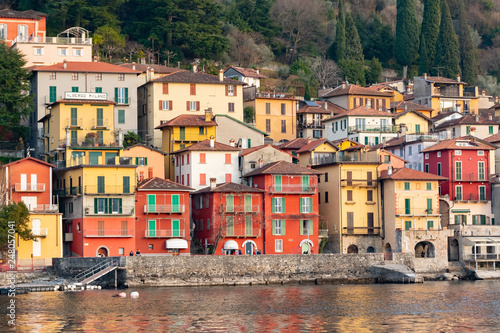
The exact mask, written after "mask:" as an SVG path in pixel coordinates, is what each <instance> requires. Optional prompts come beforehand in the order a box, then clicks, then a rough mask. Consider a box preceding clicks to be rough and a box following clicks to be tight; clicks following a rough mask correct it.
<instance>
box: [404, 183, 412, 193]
mask: <svg viewBox="0 0 500 333" xmlns="http://www.w3.org/2000/svg"><path fill="white" fill-rule="evenodd" d="M410 189H411V187H410V182H405V191H410Z"/></svg>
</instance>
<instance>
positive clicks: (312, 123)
mask: <svg viewBox="0 0 500 333" xmlns="http://www.w3.org/2000/svg"><path fill="white" fill-rule="evenodd" d="M297 126H298V127H302V128H320V129H323V128H325V126H324V125H323V124H322V122H321V121H298V122H297Z"/></svg>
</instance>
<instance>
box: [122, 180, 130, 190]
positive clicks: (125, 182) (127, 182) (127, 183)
mask: <svg viewBox="0 0 500 333" xmlns="http://www.w3.org/2000/svg"><path fill="white" fill-rule="evenodd" d="M123 193H130V176H123Z"/></svg>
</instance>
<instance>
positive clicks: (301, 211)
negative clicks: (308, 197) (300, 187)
mask: <svg viewBox="0 0 500 333" xmlns="http://www.w3.org/2000/svg"><path fill="white" fill-rule="evenodd" d="M304 199H305V198H300V201H299V213H303V212H304V210H303V209H302V207H303V206H304Z"/></svg>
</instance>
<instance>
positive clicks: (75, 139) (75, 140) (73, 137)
mask: <svg viewBox="0 0 500 333" xmlns="http://www.w3.org/2000/svg"><path fill="white" fill-rule="evenodd" d="M76 144H78V132H77V131H71V145H76Z"/></svg>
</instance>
